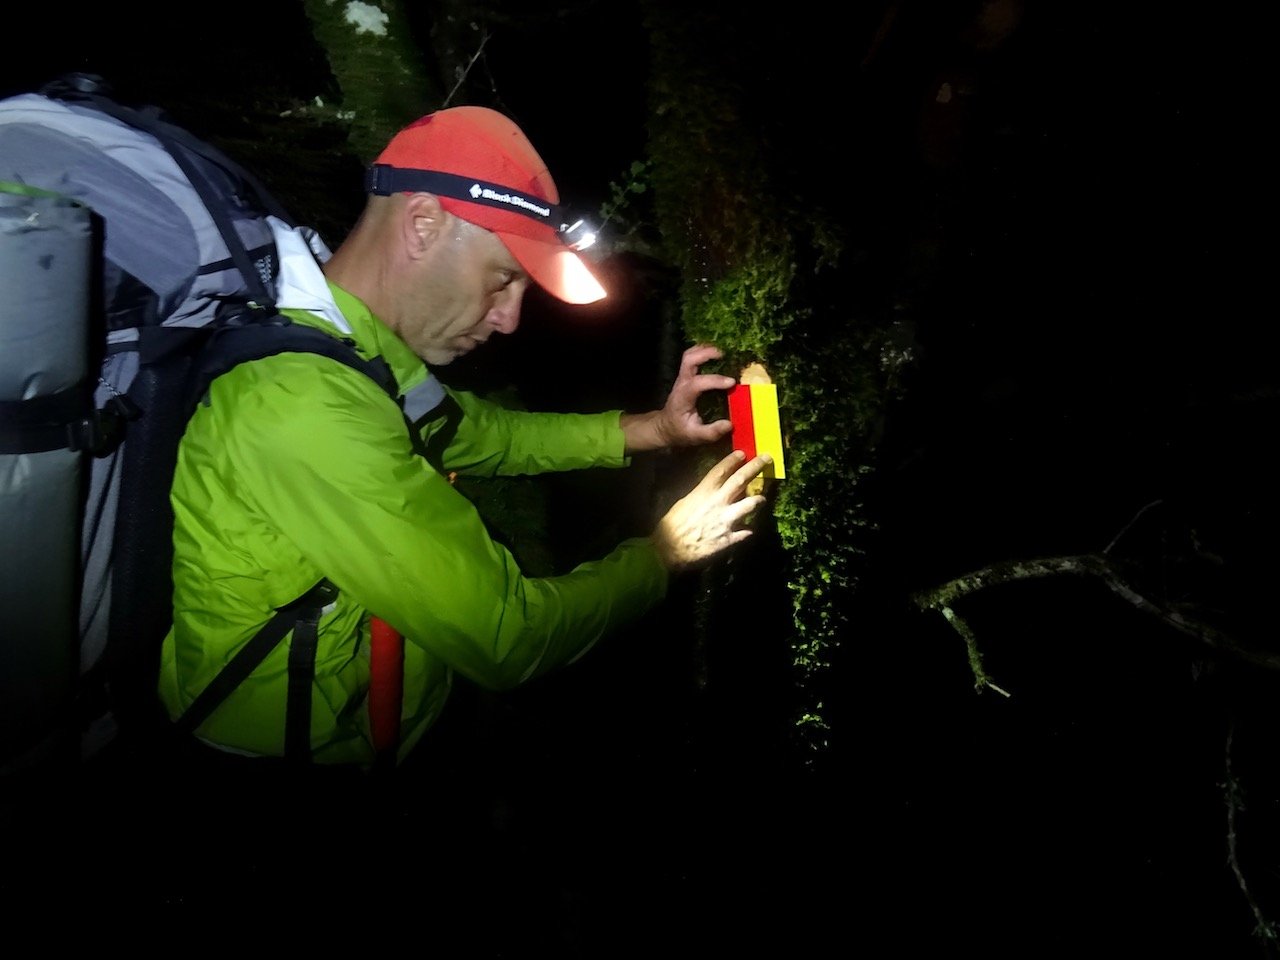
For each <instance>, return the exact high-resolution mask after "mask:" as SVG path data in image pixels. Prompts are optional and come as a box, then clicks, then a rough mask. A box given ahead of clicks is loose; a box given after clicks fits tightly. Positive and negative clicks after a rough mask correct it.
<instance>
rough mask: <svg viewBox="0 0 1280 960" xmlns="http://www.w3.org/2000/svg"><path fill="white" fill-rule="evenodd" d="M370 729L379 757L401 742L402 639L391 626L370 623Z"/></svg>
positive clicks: (381, 621)
mask: <svg viewBox="0 0 1280 960" xmlns="http://www.w3.org/2000/svg"><path fill="white" fill-rule="evenodd" d="M369 639H370V646H369V728H370V730H371V731H372V732H373V747H374V750H375V752H376V753H378V754H379V755H382V754H384V753H386V752H387V751H391V752H392V753H394V751H395V749H396V747H397V746H398V745H399V743H400V707H401V703H402V701H403V699H404V639H403V638H402V637H401V636H400V634H398V633H397V632H396V630H395V628H394V627H392V626H391V624H389V623H387V622H386V621H385V620H379V619H378V618H377V617H373V618H372V620H371V621H370V623H369Z"/></svg>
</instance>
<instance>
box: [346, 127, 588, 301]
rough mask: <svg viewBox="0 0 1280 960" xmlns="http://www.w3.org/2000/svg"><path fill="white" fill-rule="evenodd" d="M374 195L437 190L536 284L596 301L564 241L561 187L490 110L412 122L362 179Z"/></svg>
mask: <svg viewBox="0 0 1280 960" xmlns="http://www.w3.org/2000/svg"><path fill="white" fill-rule="evenodd" d="M365 186H366V189H368V190H369V191H370V192H372V193H377V194H382V195H389V194H392V193H400V192H415V193H416V192H424V193H431V194H434V195H435V196H436V197H438V198H439V200H440V205H441V206H442V207H444V208H445V209H446V210H448V211H449V212H450V213H452V214H453V215H454V216H456V217H460V218H461V219H463V220H466V221H467V222H469V223H474V224H475V225H476V226H478V227H484V228H485V229H486V230H491V231H493V232H494V233H496V234H497V235H498V237H499V239H501V240H502V242H503V243H504V244H505V245H506V248H507V249H508V250H509V251H510V252H511V255H512V256H513V257H515V258H516V261H517V262H518V263H519V264H520V266H522V267H524V269H525V270H526V271H528V273H529V276H530V277H532V278H533V281H534V283H536V284H538V286H540V287H542V288H543V289H544V290H546V291H547V292H548V293H550V294H551V295H552V296H554V297H558V298H559V299H561V300H563V301H565V302H566V303H594V302H595V301H597V300H600V299H602V298H603V297H604V296H605V290H604V287H603V286H601V284H600V281H599V280H598V279H596V276H595V274H594V273H593V272H592V271H591V269H590V268H589V267H588V266H587V264H586V262H585V261H584V260H583V259H582V257H580V256H578V254H577V253H576V252H575V251H574V250H572V249H570V248H569V246H568V245H566V244H565V242H564V241H563V239H561V234H560V228H561V225H562V224H564V223H565V222H566V218H565V217H564V216H562V211H561V208H560V192H559V191H558V190H557V189H556V184H555V181H554V180H552V179H551V174H550V173H549V172H548V171H547V165H546V164H545V163H543V162H542V158H541V157H539V156H538V152H537V151H536V150H534V149H533V144H531V143H530V142H529V139H528V138H527V137H526V136H525V135H524V132H523V131H522V130H521V129H520V128H519V127H518V126H516V124H515V123H514V122H513V121H511V120H510V119H509V118H507V117H506V116H504V115H503V114H501V113H499V112H498V111H496V110H490V109H488V108H487V107H448V108H446V109H444V110H437V111H436V112H435V113H430V114H427V115H426V116H425V117H422V118H421V119H419V120H415V121H414V122H413V123H411V124H409V125H408V126H407V127H405V128H404V129H403V130H401V131H400V132H399V133H397V134H396V135H395V136H394V137H392V138H391V142H390V143H388V144H387V146H386V149H384V150H383V151H382V153H381V154H379V156H378V159H377V160H375V161H374V163H373V166H371V167H370V168H369V171H368V174H367V176H366V182H365Z"/></svg>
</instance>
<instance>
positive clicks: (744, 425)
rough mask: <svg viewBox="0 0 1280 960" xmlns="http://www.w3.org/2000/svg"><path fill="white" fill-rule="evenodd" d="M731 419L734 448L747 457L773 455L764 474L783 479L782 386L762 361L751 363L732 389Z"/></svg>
mask: <svg viewBox="0 0 1280 960" xmlns="http://www.w3.org/2000/svg"><path fill="white" fill-rule="evenodd" d="M729 420H730V421H731V422H732V423H733V448H734V449H735V450H741V451H742V452H743V453H745V454H746V455H747V459H748V460H750V459H751V458H752V457H754V456H757V455H759V454H761V453H767V454H769V456H771V457H773V463H772V464H770V465H769V466H767V467H765V469H764V472H763V473H762V474H761V476H764V477H769V478H770V479H773V480H781V479H783V478H784V477H786V475H787V470H786V463H785V460H784V458H783V454H782V425H781V422H780V420H779V418H778V387H777V384H775V383H773V382H772V381H771V380H770V379H769V374H768V373H767V372H766V371H765V369H764V367H763V366H761V365H760V364H758V363H753V364H750V365H749V366H748V367H746V368H745V369H744V370H743V371H742V374H741V375H740V376H739V377H738V384H737V386H735V387H734V388H733V389H732V390H730V391H729Z"/></svg>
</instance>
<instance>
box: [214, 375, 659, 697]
mask: <svg viewBox="0 0 1280 960" xmlns="http://www.w3.org/2000/svg"><path fill="white" fill-rule="evenodd" d="M210 399H211V405H210V408H209V409H208V410H207V411H205V412H206V413H207V414H210V415H213V416H218V415H219V412H220V411H221V412H223V414H224V416H223V418H222V422H220V423H218V424H217V429H218V433H219V435H220V436H221V437H222V438H224V442H225V452H226V455H227V457H229V458H230V461H231V463H232V465H233V467H234V470H235V474H236V477H237V484H238V487H239V490H238V494H239V496H240V498H241V499H242V500H243V502H245V503H246V504H248V505H249V506H250V508H251V509H252V510H254V511H255V512H257V513H258V514H259V515H260V516H261V517H262V518H263V520H264V522H268V523H270V524H271V525H272V526H273V527H274V528H275V529H277V530H278V531H279V534H280V536H282V537H284V538H287V539H288V540H289V541H291V542H292V544H293V546H294V547H295V548H296V550H297V552H298V553H299V554H301V555H302V556H303V557H305V558H306V559H307V561H309V562H310V563H312V564H314V565H315V567H316V570H317V571H318V573H319V574H320V575H322V576H327V577H328V578H329V579H330V580H331V581H332V582H333V583H334V584H336V585H337V586H338V588H339V589H340V590H342V591H343V592H344V593H345V594H347V595H348V596H349V597H353V598H355V599H356V600H357V601H358V602H359V603H360V604H361V605H362V606H363V607H365V608H366V609H367V610H368V611H370V612H371V613H373V614H375V615H376V616H379V617H381V618H382V619H384V620H386V621H387V622H389V623H390V624H391V625H392V626H394V627H395V628H396V629H398V630H399V631H400V632H401V633H403V634H404V636H405V637H406V639H407V640H408V641H410V642H412V643H414V644H418V645H420V646H421V647H423V648H424V649H425V650H426V651H428V652H429V653H430V654H432V655H433V656H436V657H438V658H440V659H441V660H442V661H444V662H445V663H447V664H448V665H449V666H450V667H452V668H453V669H455V670H457V671H459V672H460V673H462V674H463V675H464V676H467V677H469V678H471V679H472V680H474V681H475V682H477V683H479V684H481V685H482V686H485V687H489V688H494V689H501V688H506V687H510V686H513V685H515V684H518V683H520V682H522V681H524V680H526V679H529V678H530V677H533V676H536V675H538V674H540V673H542V672H544V671H546V670H548V669H550V668H552V667H554V666H557V665H559V664H562V663H566V662H569V661H572V660H574V659H576V658H577V657H578V656H580V655H581V654H582V653H583V652H584V651H585V650H587V649H588V648H589V647H590V646H592V645H593V644H594V643H595V642H596V640H598V639H599V638H600V637H601V636H603V635H604V634H606V633H608V632H610V631H612V630H614V629H616V628H617V627H619V626H620V625H622V624H623V623H625V622H627V621H629V620H631V619H634V618H635V617H637V616H639V615H640V614H642V613H643V612H644V611H645V610H646V609H648V608H649V607H650V606H652V605H653V604H654V603H655V602H657V601H658V600H659V599H660V598H661V597H662V596H663V594H664V593H665V590H666V584H667V574H666V570H665V568H664V567H663V566H662V564H661V562H660V561H659V559H658V557H657V554H656V552H655V551H654V549H653V547H652V545H651V544H650V543H649V542H648V540H647V539H643V538H637V539H633V540H629V541H626V542H624V543H622V544H620V545H619V546H618V547H617V548H616V549H615V550H614V551H613V552H611V553H610V554H609V555H608V556H607V557H605V558H603V559H602V560H599V561H596V562H592V563H586V564H583V565H581V566H579V567H578V568H576V569H575V570H573V571H572V572H570V573H568V574H565V575H563V576H557V577H547V578H530V577H525V576H524V575H523V574H522V573H521V571H520V569H519V567H518V565H517V564H516V562H515V561H514V559H513V558H512V556H511V554H510V553H509V552H508V551H507V550H506V549H504V548H503V547H502V546H501V545H499V544H496V543H494V542H493V541H492V540H491V539H490V538H489V536H488V534H487V533H486V531H485V527H484V524H483V522H482V521H481V519H480V517H479V515H478V514H477V513H476V511H475V509H474V508H473V507H472V505H471V504H470V503H469V502H468V501H467V500H466V498H465V497H463V496H462V495H461V494H460V493H458V492H457V491H456V490H455V489H454V488H453V487H452V486H451V485H450V484H449V482H448V481H447V479H446V478H445V477H443V476H441V475H440V474H439V473H437V472H436V471H435V470H434V469H433V468H432V467H431V466H429V465H428V463H427V462H426V461H425V460H424V459H423V458H422V457H420V456H418V455H416V454H415V453H414V451H413V448H412V445H411V443H410V439H409V436H408V432H407V430H406V428H405V423H404V419H403V417H402V416H401V414H400V412H399V410H398V408H397V407H396V406H395V404H394V403H392V402H391V401H390V400H389V399H388V398H387V397H386V396H385V395H384V394H382V393H381V392H380V391H379V390H378V388H377V387H376V386H375V385H374V384H373V383H372V382H371V381H369V380H368V379H367V378H366V377H364V376H363V375H362V374H360V373H358V372H356V371H352V370H350V369H348V368H346V367H344V366H342V365H341V364H338V363H336V362H334V361H331V360H327V359H325V358H321V357H315V356H309V355H297V354H292V355H281V356H278V357H272V358H269V359H268V360H265V361H259V362H257V363H253V364H246V365H243V366H242V367H239V368H237V369H236V370H234V371H232V372H231V373H230V374H228V375H226V376H224V377H222V378H220V379H219V380H218V381H217V382H215V384H214V386H213V388H212V391H211V395H210ZM467 409H469V410H473V411H474V410H476V409H478V408H477V407H476V406H475V405H472V404H468V405H467ZM535 417H536V415H535ZM597 419H599V418H597ZM550 422H551V421H548V420H537V419H533V420H530V419H528V418H524V417H507V416H497V415H494V416H491V417H489V418H488V419H485V420H483V421H482V422H481V423H480V424H478V425H475V429H473V430H471V431H469V432H468V434H467V436H468V438H472V437H474V439H468V440H467V441H466V442H465V444H464V445H463V446H461V447H460V449H462V450H465V451H473V452H474V456H475V459H477V460H478V461H479V462H482V463H485V464H500V465H502V466H503V468H504V469H505V468H506V467H508V466H510V465H511V464H512V463H513V462H515V463H518V464H519V465H521V466H524V467H528V466H530V465H535V466H536V465H555V464H561V465H562V464H563V463H565V462H566V461H565V459H564V458H558V457H557V456H555V454H554V452H553V450H552V447H553V445H554V443H555V442H556V441H557V440H559V439H563V438H565V437H566V436H568V434H571V433H572V432H573V431H571V430H570V431H563V430H555V429H551V428H548V429H546V430H545V431H544V433H543V439H542V440H541V441H524V440H520V439H518V438H517V436H516V429H517V427H516V425H517V424H519V429H525V428H527V427H530V426H531V425H534V424H541V425H545V424H547V423H550ZM484 426H490V427H492V428H493V429H495V430H496V431H498V432H499V434H500V436H499V438H498V440H497V441H496V443H495V444H493V446H494V447H496V448H497V450H499V451H500V450H502V449H504V448H505V449H506V451H507V453H506V454H505V456H504V455H501V454H500V453H492V452H491V455H490V456H487V457H483V456H479V452H480V451H481V448H482V442H481V440H480V439H479V438H480V436H481V435H482V434H483V432H484V431H483V429H481V428H482V427H484ZM535 432H536V430H535ZM570 446H571V448H572V444H570ZM576 455H577V456H580V455H582V454H581V448H580V450H579V453H578V454H576ZM574 456H575V455H573V454H571V456H570V458H569V460H570V461H573V457H574Z"/></svg>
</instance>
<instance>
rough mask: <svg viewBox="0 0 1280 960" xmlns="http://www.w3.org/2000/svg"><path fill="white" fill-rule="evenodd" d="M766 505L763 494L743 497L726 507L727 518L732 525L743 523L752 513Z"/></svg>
mask: <svg viewBox="0 0 1280 960" xmlns="http://www.w3.org/2000/svg"><path fill="white" fill-rule="evenodd" d="M762 506H764V497H763V496H759V495H757V496H754V497H743V498H742V499H741V500H738V501H737V502H735V503H732V504H730V505H729V506H728V507H726V508H725V519H726V520H727V521H728V522H729V525H730V526H732V525H733V524H735V523H741V522H742V521H743V520H745V519H746V518H747V517H749V516H751V514H753V513H755V512H756V511H757V510H759V509H760V508H761V507H762Z"/></svg>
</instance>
